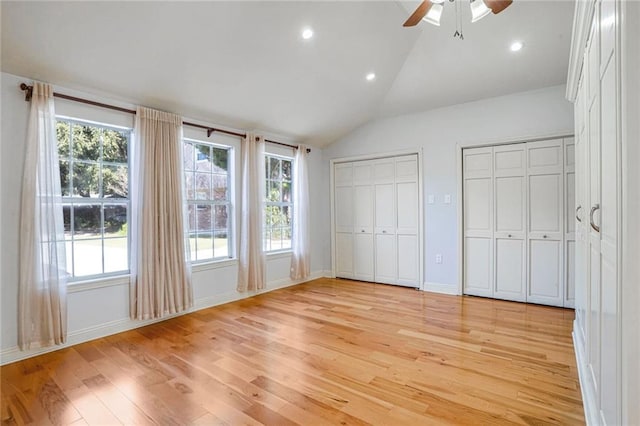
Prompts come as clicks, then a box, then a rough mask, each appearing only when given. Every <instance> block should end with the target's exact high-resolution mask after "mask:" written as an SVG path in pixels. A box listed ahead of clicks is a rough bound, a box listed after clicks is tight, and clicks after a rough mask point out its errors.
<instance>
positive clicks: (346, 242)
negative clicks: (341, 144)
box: [334, 163, 354, 278]
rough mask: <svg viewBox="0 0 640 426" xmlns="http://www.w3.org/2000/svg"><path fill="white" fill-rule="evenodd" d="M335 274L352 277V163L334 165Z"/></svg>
mask: <svg viewBox="0 0 640 426" xmlns="http://www.w3.org/2000/svg"><path fill="white" fill-rule="evenodd" d="M334 200H335V203H334V207H335V208H334V211H335V218H334V220H335V229H336V235H335V244H336V247H335V254H336V276H337V277H342V278H353V277H354V274H353V218H354V211H353V164H352V163H346V164H336V165H335V167H334Z"/></svg>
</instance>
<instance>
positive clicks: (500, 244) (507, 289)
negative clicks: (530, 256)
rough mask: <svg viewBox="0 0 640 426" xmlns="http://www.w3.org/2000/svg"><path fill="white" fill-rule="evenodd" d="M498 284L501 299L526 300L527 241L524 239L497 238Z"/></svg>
mask: <svg viewBox="0 0 640 426" xmlns="http://www.w3.org/2000/svg"><path fill="white" fill-rule="evenodd" d="M495 244H496V285H495V293H494V296H495V297H497V298H499V299H506V300H514V301H524V300H525V277H526V268H525V261H526V259H525V257H524V254H525V243H524V240H523V239H517V240H516V239H509V238H506V239H505V238H496V240H495Z"/></svg>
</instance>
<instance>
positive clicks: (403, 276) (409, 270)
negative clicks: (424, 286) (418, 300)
mask: <svg viewBox="0 0 640 426" xmlns="http://www.w3.org/2000/svg"><path fill="white" fill-rule="evenodd" d="M418 262H419V260H418V236H417V235H416V234H412V235H403V234H398V284H400V285H406V286H409V287H420V282H419V276H418V275H419V270H420V265H419V264H418Z"/></svg>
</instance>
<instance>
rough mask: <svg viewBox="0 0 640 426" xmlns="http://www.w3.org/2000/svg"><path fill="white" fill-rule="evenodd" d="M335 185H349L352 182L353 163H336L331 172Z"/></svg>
mask: <svg viewBox="0 0 640 426" xmlns="http://www.w3.org/2000/svg"><path fill="white" fill-rule="evenodd" d="M333 182H334V185H335V186H351V184H352V183H353V164H351V163H343V164H336V165H335V167H334V173H333Z"/></svg>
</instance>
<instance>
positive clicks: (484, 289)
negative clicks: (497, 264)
mask: <svg viewBox="0 0 640 426" xmlns="http://www.w3.org/2000/svg"><path fill="white" fill-rule="evenodd" d="M464 257H465V262H464V271H463V272H464V288H465V294H471V295H474V296H487V297H492V296H493V291H492V290H493V279H492V276H493V239H492V238H473V237H467V238H465V241H464Z"/></svg>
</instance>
